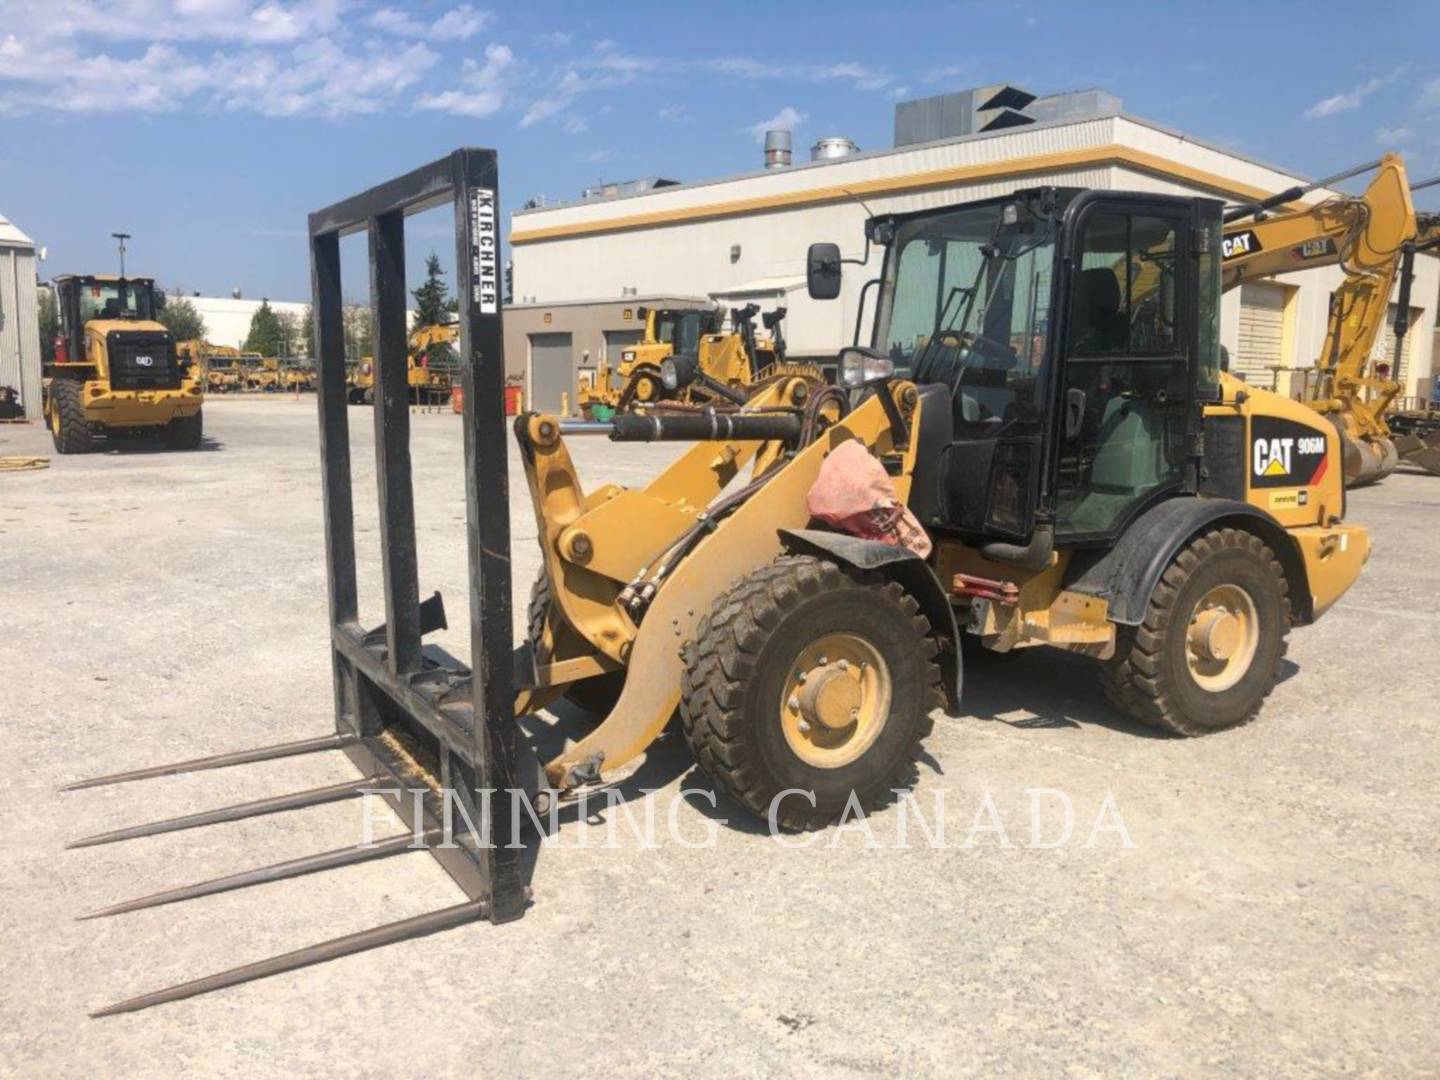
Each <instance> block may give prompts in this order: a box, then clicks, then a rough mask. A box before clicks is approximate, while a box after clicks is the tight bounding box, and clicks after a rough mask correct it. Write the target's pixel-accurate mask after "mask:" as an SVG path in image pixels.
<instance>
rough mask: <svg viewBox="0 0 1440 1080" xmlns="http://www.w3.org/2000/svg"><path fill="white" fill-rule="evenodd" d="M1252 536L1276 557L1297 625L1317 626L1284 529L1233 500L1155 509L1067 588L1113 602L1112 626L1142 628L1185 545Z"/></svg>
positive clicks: (1181, 502)
mask: <svg viewBox="0 0 1440 1080" xmlns="http://www.w3.org/2000/svg"><path fill="white" fill-rule="evenodd" d="M1226 527H1229V528H1236V529H1244V530H1245V531H1246V532H1252V533H1254V534H1255V535H1256V536H1258V537H1260V539H1262V540H1264V541H1265V543H1266V544H1267V545H1268V546H1269V547H1270V549H1271V550H1272V551H1274V552H1275V557H1276V558H1277V559H1278V560H1279V561H1280V566H1281V569H1283V570H1284V572H1285V578H1286V581H1287V582H1288V584H1289V586H1290V614H1291V618H1292V619H1293V621H1294V623H1295V625H1297V626H1305V625H1308V624H1309V623H1312V622H1314V621H1315V613H1314V610H1313V609H1314V605H1313V604H1312V602H1311V594H1310V582H1309V578H1308V576H1307V575H1306V572H1305V560H1304V559H1303V558H1302V557H1301V554H1300V551H1299V549H1298V548H1297V547H1296V545H1295V541H1294V540H1293V539H1291V537H1290V535H1289V533H1288V532H1287V531H1286V530H1285V527H1284V526H1283V525H1281V524H1280V523H1279V522H1278V521H1276V520H1275V519H1274V518H1273V517H1272V516H1271V515H1269V514H1267V513H1266V512H1265V511H1264V510H1261V509H1260V508H1259V507H1256V506H1252V505H1251V504H1249V503H1244V502H1240V501H1238V500H1235V499H1210V498H1199V499H1197V498H1189V497H1180V498H1175V499H1168V500H1166V501H1165V502H1162V503H1160V504H1159V505H1158V506H1154V507H1151V508H1150V509H1149V510H1147V511H1145V513H1143V514H1141V515H1140V516H1139V517H1138V518H1136V519H1135V521H1134V522H1133V523H1132V524H1131V525H1130V527H1129V528H1128V529H1126V530H1125V533H1124V534H1123V535H1122V536H1121V537H1120V539H1119V540H1118V541H1117V542H1116V544H1115V546H1114V547H1113V548H1111V549H1110V550H1109V551H1108V552H1106V553H1105V554H1104V555H1103V556H1102V557H1101V558H1100V559H1099V560H1098V561H1096V562H1094V563H1092V564H1091V565H1090V566H1089V567H1088V569H1086V570H1085V571H1084V572H1083V573H1082V574H1081V575H1080V577H1079V578H1078V579H1076V580H1075V581H1074V582H1072V583H1070V584H1069V585H1068V586H1067V588H1068V589H1069V590H1070V591H1072V592H1078V593H1083V594H1085V595H1087V596H1095V597H1098V598H1100V599H1103V600H1107V601H1109V604H1110V621H1111V622H1115V623H1121V624H1123V625H1126V626H1139V625H1140V624H1141V623H1142V622H1144V621H1145V611H1146V608H1147V607H1148V605H1149V603H1150V595H1151V594H1152V593H1153V592H1154V591H1155V586H1156V585H1158V584H1159V583H1160V576H1161V575H1162V574H1163V573H1165V568H1166V567H1167V566H1169V565H1170V562H1171V560H1173V559H1174V558H1175V556H1176V555H1177V554H1178V553H1179V552H1180V549H1181V548H1183V547H1184V546H1185V545H1186V544H1188V543H1190V541H1191V540H1193V539H1195V537H1197V536H1199V535H1200V534H1201V533H1203V532H1208V531H1210V530H1211V529H1218V528H1226Z"/></svg>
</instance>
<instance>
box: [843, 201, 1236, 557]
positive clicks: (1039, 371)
mask: <svg viewBox="0 0 1440 1080" xmlns="http://www.w3.org/2000/svg"><path fill="white" fill-rule="evenodd" d="M1221 210H1222V206H1221V204H1220V203H1219V202H1217V201H1213V200H1206V199H1189V198H1175V197H1165V196H1152V195H1138V194H1126V193H1120V192H1106V191H1090V192H1083V193H1082V192H1080V191H1077V190H1074V189H1064V188H1039V189H1033V190H1028V191H1022V192H1018V193H1016V194H1015V195H1013V196H1008V197H1005V198H1000V199H991V200H987V201H984V202H977V203H970V204H966V205H963V206H959V207H952V208H946V209H944V210H942V211H938V212H937V211H935V210H927V211H921V212H918V213H914V214H908V215H897V216H893V217H888V218H881V219H877V221H876V222H875V224H874V225H873V226H872V229H873V232H874V233H875V235H877V236H879V237H881V238H884V239H888V242H889V250H888V253H887V256H886V264H885V272H884V278H883V280H882V285H881V291H880V301H879V308H878V313H877V318H876V322H875V331H874V337H873V339H872V348H871V349H869V350H864V351H863V353H864V354H865V355H861V356H859V357H856V358H853V359H851V360H850V364H849V367H850V368H851V369H854V368H855V367H856V366H857V364H861V365H863V363H864V360H865V359H866V356H867V355H868V357H869V359H870V361H871V364H872V366H873V365H874V364H875V362H876V361H881V360H883V361H888V364H882V365H881V366H882V367H887V366H888V367H893V369H894V371H895V372H897V373H902V374H904V375H905V376H906V377H908V378H910V379H912V380H913V381H914V382H915V384H916V388H917V394H918V396H919V398H920V400H922V401H924V402H925V403H926V407H925V408H923V409H922V410H921V424H922V430H921V431H919V432H918V434H917V437H918V438H919V439H920V445H921V447H922V448H923V452H922V453H920V454H919V455H918V457H917V461H916V468H915V477H914V484H913V486H912V489H911V494H910V505H911V508H912V509H913V510H914V512H915V513H916V515H917V516H918V517H919V519H920V521H921V522H922V523H923V524H924V525H925V526H926V527H927V528H930V529H933V530H936V531H937V532H939V533H942V534H950V535H953V536H954V537H956V538H958V539H963V540H967V541H978V542H987V541H995V542H1003V543H1007V544H1011V545H1019V546H1021V547H1022V548H1023V547H1024V546H1026V545H1034V546H1035V547H1036V551H1035V552H1034V555H1035V557H1036V558H1037V559H1038V558H1040V557H1041V555H1042V549H1043V553H1044V554H1046V555H1047V556H1048V551H1049V550H1050V548H1051V545H1052V544H1053V542H1054V541H1055V540H1061V541H1064V542H1069V543H1080V542H1084V543H1097V542H1098V543H1103V542H1106V541H1111V540H1113V539H1114V538H1115V537H1116V536H1118V535H1119V534H1120V533H1121V532H1122V531H1123V530H1124V528H1125V526H1126V525H1127V523H1128V522H1129V521H1130V520H1132V519H1133V518H1134V517H1136V516H1137V515H1138V514H1140V513H1142V512H1143V511H1144V510H1145V509H1146V508H1147V507H1148V506H1150V505H1152V504H1153V503H1154V502H1156V501H1158V500H1160V499H1163V498H1165V497H1166V496H1167V495H1169V494H1171V493H1174V492H1176V491H1191V492H1193V491H1194V490H1195V484H1196V479H1197V478H1196V470H1195V462H1196V460H1197V459H1196V454H1197V451H1198V444H1199V424H1198V420H1197V418H1198V416H1199V412H1198V410H1197V409H1196V408H1195V405H1196V401H1197V398H1213V397H1214V396H1215V394H1216V387H1217V385H1218V378H1219V348H1218V330H1219V303H1218V300H1219V277H1218V273H1219V264H1218V259H1217V258H1216V257H1215V255H1214V254H1213V253H1214V252H1216V251H1218V248H1219V243H1218V240H1219V231H1220V225H1221V222H1220V216H1221ZM845 359H846V358H842V368H844V367H845V366H846V364H845ZM852 382H853V379H852ZM941 402H944V403H946V405H948V407H943V406H942V407H934V406H936V405H940V404H941ZM932 448H933V450H932Z"/></svg>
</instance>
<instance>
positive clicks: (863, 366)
mask: <svg viewBox="0 0 1440 1080" xmlns="http://www.w3.org/2000/svg"><path fill="white" fill-rule="evenodd" d="M894 374H895V363H894V361H892V360H891V359H890V358H889V357H888V356H881V355H879V354H878V353H874V352H871V351H870V350H869V349H842V350H841V351H840V382H841V383H842V384H843V385H845V386H848V387H849V388H850V389H852V390H856V389H858V388H860V387H862V386H869V385H870V384H871V383H874V382H881V381H882V380H884V379H888V378H890V376H892V375H894Z"/></svg>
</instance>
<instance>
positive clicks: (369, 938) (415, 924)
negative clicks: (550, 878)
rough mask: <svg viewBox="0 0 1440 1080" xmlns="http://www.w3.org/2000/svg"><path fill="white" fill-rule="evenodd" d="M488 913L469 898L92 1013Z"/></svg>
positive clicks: (234, 981) (157, 1000)
mask: <svg viewBox="0 0 1440 1080" xmlns="http://www.w3.org/2000/svg"><path fill="white" fill-rule="evenodd" d="M488 913H489V905H488V904H487V903H486V902H485V901H484V900H467V901H466V902H465V903H463V904H456V905H455V906H454V907H448V908H442V909H441V910H440V911H432V912H429V913H428V914H425V915H416V916H414V917H413V918H409V919H401V920H400V921H399V922H393V923H387V924H385V925H384V926H376V927H374V928H372V929H370V930H361V931H360V932H359V933H357V934H346V935H345V936H344V937H338V938H335V939H333V940H331V941H326V942H322V943H321V944H319V945H309V946H307V947H305V948H303V949H296V950H295V951H294V952H288V953H283V954H282V955H280V956H272V957H270V958H269V959H268V960H257V961H256V962H255V963H253V964H244V965H242V966H240V967H237V968H231V969H230V970H229V971H222V972H220V973H218V974H216V975H206V976H205V977H204V978H200V979H194V980H192V981H190V982H187V983H181V984H180V985H178V986H172V987H169V988H168V989H165V990H157V991H155V992H154V993H151V994H141V995H140V996H139V997H133V998H129V999H128V1000H126V1001H120V1002H117V1003H116V1004H114V1005H107V1006H106V1007H105V1008H103V1009H97V1010H96V1011H95V1012H92V1013H91V1014H90V1015H91V1016H94V1017H98V1016H114V1015H115V1014H116V1013H126V1012H138V1011H139V1010H141V1009H148V1008H150V1007H151V1006H152V1005H162V1004H164V1003H165V1002H168V1001H180V1000H182V999H184V998H188V997H195V996H196V995H197V994H206V993H209V992H210V991H211V990H220V989H223V988H225V987H227V986H237V985H239V984H240V983H247V982H251V981H253V980H255V979H263V978H266V977H267V976H270V975H279V974H281V973H282V972H286V971H294V970H296V969H297V968H302V967H308V966H310V965H311V964H320V963H324V962H325V961H327V960H335V959H337V958H339V957H341V956H349V955H350V954H352V953H357V952H364V951H365V950H367V949H374V948H378V947H379V946H381V945H391V944H394V943H395V942H397V941H406V940H408V939H410V938H415V937H421V936H423V935H425V934H433V933H436V932H438V931H440V930H449V929H450V928H452V927H455V926H460V925H462V924H463V923H467V922H472V921H475V920H477V919H482V918H484V917H485V916H486V915H487V914H488Z"/></svg>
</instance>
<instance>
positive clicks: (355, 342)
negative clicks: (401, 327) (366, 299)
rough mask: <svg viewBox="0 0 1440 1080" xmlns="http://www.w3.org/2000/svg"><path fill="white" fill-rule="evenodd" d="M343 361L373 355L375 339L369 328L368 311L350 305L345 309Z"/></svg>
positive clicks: (365, 308) (358, 305) (363, 307)
mask: <svg viewBox="0 0 1440 1080" xmlns="http://www.w3.org/2000/svg"><path fill="white" fill-rule="evenodd" d="M344 323H345V359H347V360H359V359H361V358H362V357H366V356H371V357H373V356H374V355H375V339H374V334H373V333H372V332H371V328H370V309H369V308H368V307H365V306H363V305H361V304H351V305H350V306H349V307H347V308H346V309H345V314H344Z"/></svg>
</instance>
